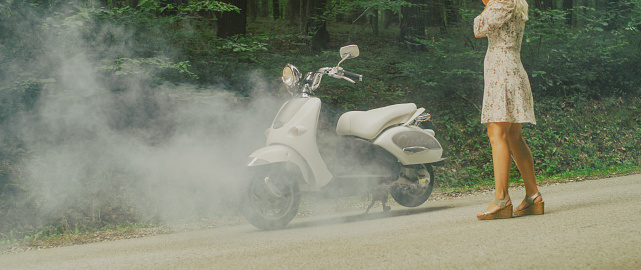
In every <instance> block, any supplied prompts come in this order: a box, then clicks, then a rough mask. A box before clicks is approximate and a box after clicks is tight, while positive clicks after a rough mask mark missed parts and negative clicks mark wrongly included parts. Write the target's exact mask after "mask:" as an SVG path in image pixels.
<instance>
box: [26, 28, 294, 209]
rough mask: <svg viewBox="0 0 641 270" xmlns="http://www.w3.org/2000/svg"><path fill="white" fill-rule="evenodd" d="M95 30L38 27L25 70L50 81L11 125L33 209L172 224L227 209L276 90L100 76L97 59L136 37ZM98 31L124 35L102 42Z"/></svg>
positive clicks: (261, 84)
mask: <svg viewBox="0 0 641 270" xmlns="http://www.w3.org/2000/svg"><path fill="white" fill-rule="evenodd" d="M52 20H54V18H53V17H52V18H51V19H49V20H47V23H48V24H50V25H64V22H56V21H52ZM88 23H89V24H91V23H93V22H85V24H84V26H85V27H88V25H87V24H88ZM92 26H93V27H95V25H92ZM45 28H46V27H45ZM98 28H99V31H98V34H97V37H98V38H96V40H93V41H86V40H85V39H84V38H83V35H82V33H81V32H82V31H86V29H84V28H83V26H74V27H68V28H64V31H62V30H61V31H54V32H39V33H38V35H41V36H43V37H46V40H44V44H43V46H42V48H43V53H42V56H41V57H40V58H39V62H38V63H35V64H34V63H28V64H27V63H24V65H25V66H27V65H36V66H34V68H35V69H37V70H48V72H44V75H45V77H47V78H49V79H48V81H50V82H49V83H45V86H44V89H43V91H42V93H41V96H40V99H39V100H38V101H37V105H36V108H35V109H33V110H31V111H30V112H26V113H23V114H22V115H21V116H20V117H19V118H17V119H18V120H16V121H14V125H13V129H14V130H15V132H16V133H17V134H19V136H20V138H21V139H22V140H23V141H24V143H25V148H26V149H28V150H29V151H30V152H29V154H28V155H27V158H26V159H25V161H24V163H23V165H22V167H21V169H22V171H23V172H24V173H23V174H22V175H23V177H24V179H22V184H23V185H24V186H25V187H28V189H29V191H30V193H31V194H32V197H33V198H34V201H33V202H32V203H33V205H36V206H37V208H38V209H40V210H41V212H40V213H39V214H41V215H42V217H44V218H46V219H51V218H57V217H63V216H64V217H65V218H66V217H68V216H72V217H73V216H75V217H77V218H78V219H92V220H136V219H142V220H144V219H150V218H156V217H159V218H161V219H163V220H166V221H172V220H190V219H195V218H198V217H202V216H206V215H211V214H216V213H221V212H225V211H229V209H228V208H229V207H232V206H233V201H234V199H235V195H236V190H235V188H236V184H237V183H238V182H239V181H240V180H241V177H243V166H244V165H245V164H244V162H245V161H246V158H247V156H248V155H249V154H250V153H251V151H253V150H254V149H256V148H258V147H260V146H262V145H263V144H264V142H265V138H264V130H265V128H266V127H267V126H268V125H269V123H270V121H271V119H272V117H273V116H274V115H275V113H276V112H277V110H278V108H279V105H280V104H281V103H282V100H281V99H280V98H278V97H277V95H275V94H274V93H277V92H278V90H279V89H278V87H280V86H279V85H277V84H273V83H269V82H268V81H267V80H265V79H264V78H263V75H261V73H260V72H254V73H252V74H250V75H249V78H247V80H248V81H250V82H251V83H252V84H253V87H252V91H251V96H250V97H237V96H236V94H235V93H234V91H233V89H224V88H222V87H216V86H212V87H196V86H192V85H175V84H171V83H165V84H162V85H157V84H153V83H151V81H152V80H151V76H153V71H150V70H144V67H141V70H140V72H138V73H136V75H127V76H110V75H108V74H107V75H105V74H104V72H102V71H101V70H100V69H99V67H100V66H102V65H104V62H101V60H104V59H109V58H115V57H123V56H128V55H131V53H130V52H127V51H124V50H126V49H127V48H128V46H126V45H123V44H127V43H132V44H135V42H134V41H132V40H127V39H128V38H131V37H132V35H131V34H130V33H127V32H126V31H127V30H125V29H124V28H123V27H121V26H117V25H108V24H107V25H102V26H99V27H98ZM35 30H36V29H34V31H35ZM103 35H111V37H112V38H113V36H116V37H117V38H118V39H123V40H120V41H118V42H112V44H100V43H99V42H98V41H101V40H105V39H106V38H105V37H104V36H103ZM276 75H278V74H276ZM52 79H53V80H52ZM54 80H55V82H53V81H54Z"/></svg>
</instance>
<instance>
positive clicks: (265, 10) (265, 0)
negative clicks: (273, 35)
mask: <svg viewBox="0 0 641 270" xmlns="http://www.w3.org/2000/svg"><path fill="white" fill-rule="evenodd" d="M258 15H260V17H261V18H265V17H267V16H268V15H269V0H260V12H259V13H258Z"/></svg>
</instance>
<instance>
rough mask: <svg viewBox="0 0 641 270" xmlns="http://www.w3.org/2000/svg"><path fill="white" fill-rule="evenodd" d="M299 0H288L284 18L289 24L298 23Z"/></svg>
mask: <svg viewBox="0 0 641 270" xmlns="http://www.w3.org/2000/svg"><path fill="white" fill-rule="evenodd" d="M300 2H301V0H288V1H287V8H286V9H285V19H286V20H287V21H288V22H289V24H290V25H299V24H300Z"/></svg>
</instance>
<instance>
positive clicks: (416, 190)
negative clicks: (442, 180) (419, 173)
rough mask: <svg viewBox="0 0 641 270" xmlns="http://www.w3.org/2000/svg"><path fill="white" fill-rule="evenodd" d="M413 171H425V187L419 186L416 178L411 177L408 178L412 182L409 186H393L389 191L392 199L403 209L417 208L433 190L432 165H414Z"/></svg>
mask: <svg viewBox="0 0 641 270" xmlns="http://www.w3.org/2000/svg"><path fill="white" fill-rule="evenodd" d="M413 169H416V170H421V169H425V170H426V171H427V174H426V175H424V176H425V177H426V179H425V180H427V181H425V184H426V185H421V184H420V183H419V178H418V177H411V178H408V180H410V181H411V182H412V184H411V185H402V184H395V185H393V186H392V188H391V189H390V193H391V194H392V198H394V200H395V201H396V202H397V203H398V204H400V205H402V206H405V207H417V206H419V205H421V204H423V203H424V202H425V201H427V199H428V198H429V197H430V195H431V194H432V189H434V169H433V168H432V165H430V164H421V165H415V167H413ZM428 181H429V182H428Z"/></svg>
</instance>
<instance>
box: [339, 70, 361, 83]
mask: <svg viewBox="0 0 641 270" xmlns="http://www.w3.org/2000/svg"><path fill="white" fill-rule="evenodd" d="M343 76H345V77H347V78H350V79H352V80H354V81H359V82H362V81H363V75H360V74H356V73H353V72H349V71H343Z"/></svg>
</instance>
